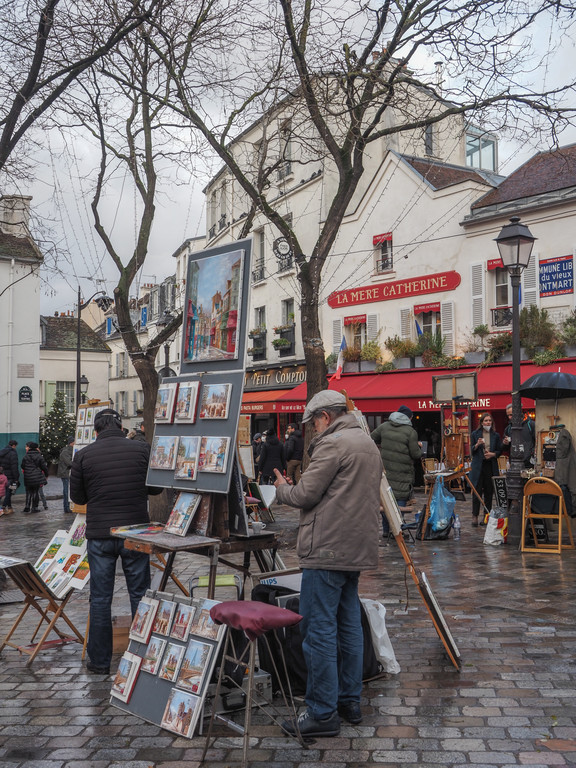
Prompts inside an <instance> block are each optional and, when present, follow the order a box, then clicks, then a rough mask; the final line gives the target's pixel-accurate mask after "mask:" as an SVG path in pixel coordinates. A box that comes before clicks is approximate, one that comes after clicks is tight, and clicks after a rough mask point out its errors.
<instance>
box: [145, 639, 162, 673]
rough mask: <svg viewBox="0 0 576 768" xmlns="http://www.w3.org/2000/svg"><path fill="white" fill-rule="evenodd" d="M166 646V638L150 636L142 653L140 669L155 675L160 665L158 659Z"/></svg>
mask: <svg viewBox="0 0 576 768" xmlns="http://www.w3.org/2000/svg"><path fill="white" fill-rule="evenodd" d="M165 647H166V640H163V639H162V638H161V637H152V638H151V639H150V642H149V643H148V648H146V653H145V654H144V660H143V662H142V671H143V672H149V673H150V674H151V675H155V674H156V672H158V667H159V666H160V659H161V658H162V654H163V653H164V648H165Z"/></svg>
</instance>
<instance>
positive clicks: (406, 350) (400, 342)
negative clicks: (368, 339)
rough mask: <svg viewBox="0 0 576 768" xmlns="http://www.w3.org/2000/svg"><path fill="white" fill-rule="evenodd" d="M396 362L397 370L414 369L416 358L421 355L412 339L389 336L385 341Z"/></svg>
mask: <svg viewBox="0 0 576 768" xmlns="http://www.w3.org/2000/svg"><path fill="white" fill-rule="evenodd" d="M384 346H385V347H386V349H388V350H389V351H390V352H391V353H392V356H393V357H394V360H395V362H396V368H414V366H415V358H416V356H417V355H418V354H419V353H420V350H419V348H418V345H417V344H415V343H414V342H413V341H412V340H411V339H401V338H400V336H397V335H396V336H389V337H388V338H387V339H386V340H385V341H384Z"/></svg>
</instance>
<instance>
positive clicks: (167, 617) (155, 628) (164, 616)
mask: <svg viewBox="0 0 576 768" xmlns="http://www.w3.org/2000/svg"><path fill="white" fill-rule="evenodd" d="M175 611H176V603H174V602H172V600H160V605H159V606H158V610H157V611H156V618H155V619H154V624H153V625H152V632H156V634H158V635H168V634H170V629H171V627H172V618H173V617H174V612H175Z"/></svg>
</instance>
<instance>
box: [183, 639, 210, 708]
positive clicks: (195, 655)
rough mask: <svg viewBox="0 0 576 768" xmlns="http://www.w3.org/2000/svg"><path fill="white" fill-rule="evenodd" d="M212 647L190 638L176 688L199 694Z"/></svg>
mask: <svg viewBox="0 0 576 768" xmlns="http://www.w3.org/2000/svg"><path fill="white" fill-rule="evenodd" d="M213 648H214V646H213V645H210V644H209V643H203V642H202V641H200V640H194V639H193V638H191V639H190V640H189V641H188V645H187V646H186V651H185V653H184V657H183V659H182V664H181V665H180V671H179V672H178V678H177V680H176V686H177V687H178V688H183V689H184V690H185V691H189V692H190V693H198V694H199V693H200V692H201V691H202V687H203V684H204V680H205V679H206V674H207V672H208V668H209V663H210V657H211V655H212V650H213Z"/></svg>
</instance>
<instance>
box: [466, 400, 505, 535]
mask: <svg viewBox="0 0 576 768" xmlns="http://www.w3.org/2000/svg"><path fill="white" fill-rule="evenodd" d="M470 445H471V446H472V461H471V465H470V472H469V474H468V477H469V479H470V482H471V483H472V485H473V486H474V488H475V489H476V493H473V494H472V525H473V526H474V527H477V526H478V517H479V515H480V498H479V497H482V496H483V497H484V505H485V506H486V508H487V509H488V510H490V509H491V508H492V498H493V496H494V486H493V484H492V478H493V477H495V476H496V475H499V474H500V470H499V468H498V456H500V454H501V452H502V440H501V439H500V435H499V434H498V432H496V431H495V429H494V420H493V418H492V414H491V413H485V414H483V415H482V417H481V419H480V426H479V427H478V429H475V430H474V432H472V435H471V437H470ZM477 494H478V495H477ZM480 525H484V515H482V520H481V521H480Z"/></svg>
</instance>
